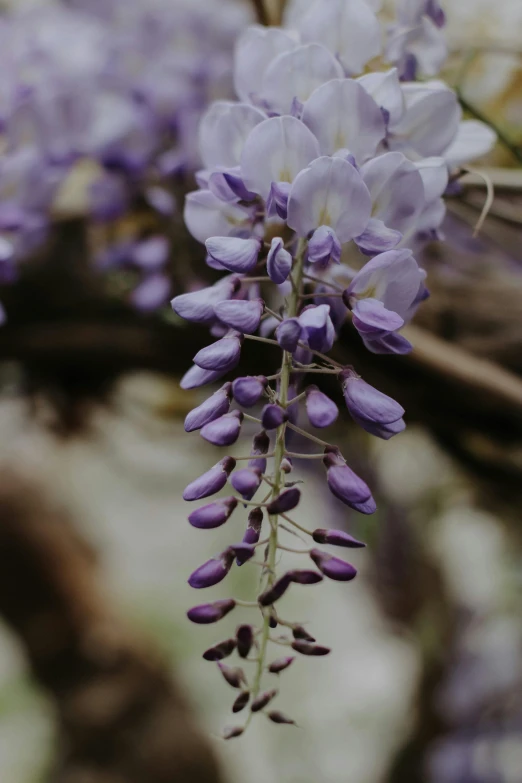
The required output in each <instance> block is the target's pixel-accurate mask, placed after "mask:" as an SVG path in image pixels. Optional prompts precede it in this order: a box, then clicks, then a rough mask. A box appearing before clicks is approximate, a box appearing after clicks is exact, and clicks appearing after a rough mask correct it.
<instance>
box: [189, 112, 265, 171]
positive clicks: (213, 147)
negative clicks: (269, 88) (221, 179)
mask: <svg viewBox="0 0 522 783" xmlns="http://www.w3.org/2000/svg"><path fill="white" fill-rule="evenodd" d="M263 120H266V114H264V113H263V112H262V111H260V109H256V108H255V107H254V106H251V105H249V104H248V103H232V102H229V101H215V102H214V103H212V104H211V106H210V108H209V109H208V110H207V111H206V112H205V114H204V115H203V118H202V120H201V123H200V126H199V151H200V154H201V158H202V160H203V163H204V165H205V166H206V167H208V168H212V167H213V166H225V167H231V166H237V165H238V164H239V161H240V158H241V152H242V150H243V145H244V143H245V140H246V138H247V137H248V134H249V133H250V131H251V130H252V128H255V126H256V125H258V124H259V123H260V122H263Z"/></svg>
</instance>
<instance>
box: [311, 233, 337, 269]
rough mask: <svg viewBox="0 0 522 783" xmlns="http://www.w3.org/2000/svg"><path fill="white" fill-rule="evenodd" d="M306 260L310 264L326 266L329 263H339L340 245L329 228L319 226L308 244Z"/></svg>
mask: <svg viewBox="0 0 522 783" xmlns="http://www.w3.org/2000/svg"><path fill="white" fill-rule="evenodd" d="M308 260H309V261H310V263H312V264H323V265H326V264H327V263H328V262H329V261H333V262H334V263H336V264H339V263H340V261H341V243H340V242H339V240H338V239H337V235H336V233H335V231H334V230H333V228H330V226H319V228H317V229H316V230H315V231H314V233H313V234H312V236H311V238H310V241H309V242H308Z"/></svg>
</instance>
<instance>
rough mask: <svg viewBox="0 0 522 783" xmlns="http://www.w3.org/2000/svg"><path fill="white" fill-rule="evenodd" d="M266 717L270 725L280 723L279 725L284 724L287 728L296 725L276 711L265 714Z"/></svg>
mask: <svg viewBox="0 0 522 783" xmlns="http://www.w3.org/2000/svg"><path fill="white" fill-rule="evenodd" d="M267 716H268V718H269V719H270V720H271V721H272V723H280V724H285V725H287V726H295V725H296V722H295V721H294V720H292V719H291V718H288V717H287V716H286V715H284V714H283V713H282V712H279V711H278V710H273V711H272V712H269V713H267Z"/></svg>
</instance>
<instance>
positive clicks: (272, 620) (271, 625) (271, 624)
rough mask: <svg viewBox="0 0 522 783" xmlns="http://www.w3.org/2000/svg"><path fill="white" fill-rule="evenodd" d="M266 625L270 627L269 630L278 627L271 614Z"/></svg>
mask: <svg viewBox="0 0 522 783" xmlns="http://www.w3.org/2000/svg"><path fill="white" fill-rule="evenodd" d="M268 625H269V626H270V628H277V625H278V623H277V619H276V618H275V617H274V615H273V614H271V615H270V617H269V618H268Z"/></svg>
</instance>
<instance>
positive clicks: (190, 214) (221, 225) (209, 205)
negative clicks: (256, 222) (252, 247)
mask: <svg viewBox="0 0 522 783" xmlns="http://www.w3.org/2000/svg"><path fill="white" fill-rule="evenodd" d="M183 217H184V220H185V225H186V226H187V228H188V230H189V231H190V233H191V234H192V236H193V237H194V239H197V240H198V241H199V242H205V241H206V240H207V239H209V238H210V237H215V236H240V235H242V234H243V235H244V234H248V233H249V231H248V229H249V228H250V226H251V220H252V212H251V210H249V209H246V208H244V207H240V206H238V205H237V204H231V203H226V202H225V201H221V200H220V199H218V198H216V196H214V194H213V193H211V192H210V190H195V191H193V192H192V193H188V194H187V197H186V199H185V209H184V212H183Z"/></svg>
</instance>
